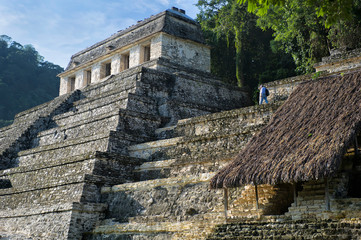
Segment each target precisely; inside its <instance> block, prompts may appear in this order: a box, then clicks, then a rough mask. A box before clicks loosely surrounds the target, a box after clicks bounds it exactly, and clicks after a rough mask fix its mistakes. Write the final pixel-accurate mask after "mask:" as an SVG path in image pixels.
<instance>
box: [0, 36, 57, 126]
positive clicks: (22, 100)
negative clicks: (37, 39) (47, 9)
mask: <svg viewBox="0 0 361 240" xmlns="http://www.w3.org/2000/svg"><path fill="white" fill-rule="evenodd" d="M62 71H63V69H62V68H61V67H60V66H58V65H55V64H53V63H50V62H47V61H45V60H44V58H43V57H42V56H40V55H39V53H38V52H37V51H36V50H35V48H34V47H33V46H31V45H24V46H22V45H21V44H20V43H17V42H15V41H13V40H12V39H11V38H10V37H8V36H5V35H2V36H0V127H2V126H6V125H8V124H10V123H11V122H12V119H13V118H14V116H15V114H17V113H18V112H21V111H24V110H26V109H29V108H31V107H34V106H36V105H39V104H41V103H44V102H47V101H49V100H51V99H53V98H54V97H56V96H57V95H58V91H59V79H58V78H57V77H56V75H57V74H58V73H60V72H62Z"/></svg>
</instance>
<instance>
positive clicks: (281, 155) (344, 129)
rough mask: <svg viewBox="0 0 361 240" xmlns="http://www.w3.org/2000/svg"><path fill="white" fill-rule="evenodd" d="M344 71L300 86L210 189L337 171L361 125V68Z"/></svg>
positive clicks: (324, 175) (320, 174) (279, 181)
mask: <svg viewBox="0 0 361 240" xmlns="http://www.w3.org/2000/svg"><path fill="white" fill-rule="evenodd" d="M341 75H343V74H341ZM341 75H340V74H338V75H337V76H336V75H333V76H328V77H324V78H321V79H318V80H313V81H312V80H311V81H308V82H305V83H303V84H300V85H299V87H297V88H296V89H295V90H294V92H293V93H292V94H291V96H290V97H289V99H288V100H287V101H286V102H285V103H284V104H283V105H282V106H281V107H280V108H279V109H278V110H277V111H276V112H275V113H274V115H273V117H272V119H271V120H270V122H269V124H268V125H267V126H266V127H265V128H264V129H262V130H261V131H260V132H259V133H258V134H256V135H255V136H254V137H253V138H252V139H251V140H250V142H249V143H248V144H247V146H246V147H245V148H244V149H243V150H242V151H241V152H240V153H239V155H238V156H237V157H236V158H235V159H234V161H233V162H232V163H230V164H229V165H228V166H226V167H224V168H223V169H221V170H220V171H219V172H218V173H217V174H216V175H215V176H214V177H213V178H212V179H211V187H212V188H222V187H238V186H241V185H245V184H250V183H254V184H266V183H267V184H276V183H281V182H298V181H308V180H311V179H320V178H323V177H326V176H332V175H334V174H335V173H336V172H337V170H338V168H339V166H340V163H341V159H342V156H343V155H344V154H345V152H346V150H347V148H349V147H350V146H353V144H354V137H355V134H356V133H357V132H358V130H359V129H360V127H361V72H351V73H348V74H344V75H343V76H341Z"/></svg>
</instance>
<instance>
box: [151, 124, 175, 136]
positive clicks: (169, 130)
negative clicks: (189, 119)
mask: <svg viewBox="0 0 361 240" xmlns="http://www.w3.org/2000/svg"><path fill="white" fill-rule="evenodd" d="M175 128H176V125H172V126H168V127H163V128H158V129H156V130H155V132H154V133H155V136H156V138H157V139H159V140H163V139H169V138H174V137H176V135H175V132H174V129H175Z"/></svg>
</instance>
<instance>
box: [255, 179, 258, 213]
mask: <svg viewBox="0 0 361 240" xmlns="http://www.w3.org/2000/svg"><path fill="white" fill-rule="evenodd" d="M254 191H255V192H256V209H257V210H258V209H259V205H258V190H257V184H255V185H254Z"/></svg>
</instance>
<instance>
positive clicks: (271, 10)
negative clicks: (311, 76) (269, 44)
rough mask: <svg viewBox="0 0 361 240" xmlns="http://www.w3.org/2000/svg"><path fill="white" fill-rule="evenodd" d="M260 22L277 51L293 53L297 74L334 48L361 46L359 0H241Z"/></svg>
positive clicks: (304, 70)
mask: <svg viewBox="0 0 361 240" xmlns="http://www.w3.org/2000/svg"><path fill="white" fill-rule="evenodd" d="M239 2H240V3H241V4H244V2H248V4H249V5H248V6H250V5H251V7H249V8H248V10H250V11H251V12H254V13H255V14H256V15H257V16H258V17H259V19H258V20H257V24H258V26H260V27H262V28H263V29H272V30H273V31H274V36H275V40H276V41H277V42H279V46H280V49H282V50H284V51H285V52H287V53H290V54H292V56H293V58H294V60H295V63H296V65H297V70H298V72H299V73H308V72H312V71H314V69H313V65H314V64H315V63H316V62H319V61H321V58H322V57H324V56H328V55H329V53H330V50H331V49H333V48H358V47H361V44H360V41H359V40H358V39H360V37H361V28H360V25H361V20H360V19H361V18H360V17H361V14H360V13H361V11H360V1H359V0H355V1H353V0H325V1H321V0H318V1H311V0H303V1H298V0H280V1H277V0H270V1H264V0H259V1H258V0H257V1H256V0H248V1H247V0H240V1H239Z"/></svg>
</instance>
